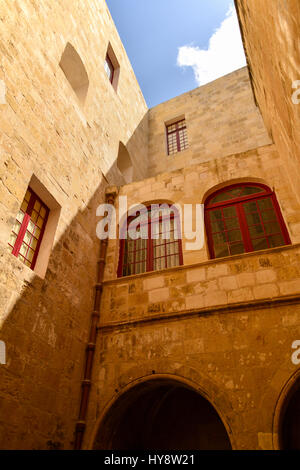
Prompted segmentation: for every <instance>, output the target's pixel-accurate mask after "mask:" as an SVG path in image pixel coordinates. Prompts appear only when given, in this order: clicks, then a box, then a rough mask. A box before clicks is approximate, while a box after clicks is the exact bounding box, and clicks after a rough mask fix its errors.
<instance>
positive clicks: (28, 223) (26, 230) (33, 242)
mask: <svg viewBox="0 0 300 470" xmlns="http://www.w3.org/2000/svg"><path fill="white" fill-rule="evenodd" d="M48 215H49V209H48V207H47V206H46V205H45V204H43V202H42V201H41V200H40V198H39V197H38V196H37V195H36V194H35V193H34V192H33V191H32V189H31V188H28V190H27V192H26V194H25V198H24V201H23V202H22V205H21V208H20V210H19V212H18V215H17V218H16V221H15V224H14V226H13V230H12V233H11V236H10V240H9V246H10V247H11V251H12V254H13V255H15V256H16V257H17V258H19V259H20V260H21V261H22V262H23V263H24V264H26V266H28V267H29V268H31V269H34V266H35V263H36V259H37V255H38V252H39V248H40V244H41V241H42V238H43V234H44V230H45V226H46V223H47V219H48Z"/></svg>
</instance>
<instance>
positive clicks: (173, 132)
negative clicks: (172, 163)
mask: <svg viewBox="0 0 300 470" xmlns="http://www.w3.org/2000/svg"><path fill="white" fill-rule="evenodd" d="M166 133H167V148H168V155H174V154H175V153H178V152H182V151H183V150H185V149H187V148H188V138H187V128H186V121H185V119H181V120H180V121H177V122H174V123H172V124H168V125H166Z"/></svg>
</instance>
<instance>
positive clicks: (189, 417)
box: [93, 378, 231, 450]
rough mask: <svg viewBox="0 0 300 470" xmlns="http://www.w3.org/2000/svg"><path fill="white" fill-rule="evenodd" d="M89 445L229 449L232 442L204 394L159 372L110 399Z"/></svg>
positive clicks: (110, 448) (166, 448)
mask: <svg viewBox="0 0 300 470" xmlns="http://www.w3.org/2000/svg"><path fill="white" fill-rule="evenodd" d="M93 448H94V449H106V450H149V449H157V450H191V449H200V450H217V449H218V450H226V449H228V450H229V449H231V444H230V440H229V437H228V434H227V431H226V429H225V426H224V424H223V423H222V420H221V418H220V417H219V415H218V413H217V412H216V410H215V408H214V407H213V406H212V405H211V403H210V402H209V401H208V400H206V399H205V398H204V397H203V396H201V395H200V394H199V393H198V392H197V391H195V390H194V389H192V388H191V387H188V386H186V385H185V384H183V383H181V382H177V381H176V380H171V379H160V378H159V379H155V380H148V381H146V382H143V383H140V384H138V385H136V386H134V387H132V388H131V389H130V390H128V391H126V392H124V393H123V395H121V396H120V397H119V398H118V399H117V400H116V401H115V402H114V403H113V405H112V406H111V407H110V409H109V410H108V411H107V413H106V415H105V416H104V418H103V420H102V422H101V423H100V426H99V429H98V432H97V436H96V439H95V441H94V446H93Z"/></svg>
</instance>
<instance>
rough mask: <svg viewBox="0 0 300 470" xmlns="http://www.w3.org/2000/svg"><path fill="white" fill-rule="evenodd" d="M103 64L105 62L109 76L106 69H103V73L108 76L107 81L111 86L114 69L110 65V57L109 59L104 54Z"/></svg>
mask: <svg viewBox="0 0 300 470" xmlns="http://www.w3.org/2000/svg"><path fill="white" fill-rule="evenodd" d="M105 62H106V65H107V67H108V69H109V72H110V74H108V73H107V69H106V68H105V71H106V74H107V76H108V79H109V81H110V83H111V84H112V82H113V80H114V74H115V68H114V66H113V63H112V61H111V59H110V57H109V55H108V54H106V57H105Z"/></svg>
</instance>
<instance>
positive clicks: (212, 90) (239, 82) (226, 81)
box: [149, 67, 272, 176]
mask: <svg viewBox="0 0 300 470" xmlns="http://www.w3.org/2000/svg"><path fill="white" fill-rule="evenodd" d="M181 116H185V119H186V125H187V135H188V143H189V148H188V149H186V150H184V151H182V152H180V153H176V154H174V155H167V143H166V126H165V123H168V121H170V120H172V119H175V118H177V117H181ZM271 142H272V141H271V139H270V137H269V136H268V134H267V131H266V128H265V126H264V124H263V121H262V118H261V115H260V112H259V110H258V108H257V107H256V106H255V104H254V100H253V94H252V90H251V85H250V81H249V75H248V71H247V68H246V67H244V68H242V69H240V70H237V71H235V72H233V73H231V74H229V75H226V76H225V77H222V78H219V79H218V80H215V81H213V82H211V83H209V84H207V85H204V86H201V87H199V88H196V89H195V90H192V91H190V92H187V93H184V94H183V95H180V96H177V97H176V98H174V99H171V100H169V101H167V102H165V103H162V104H159V105H158V106H156V107H155V108H152V109H151V110H150V111H149V176H155V175H157V174H158V173H163V172H165V171H170V170H175V169H179V168H183V167H187V166H189V165H192V164H195V163H200V162H205V161H209V160H213V159H216V158H219V157H222V158H224V157H226V156H227V155H231V154H233V153H241V152H246V151H247V150H250V149H256V148H257V147H261V146H263V145H267V144H270V143H271Z"/></svg>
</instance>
